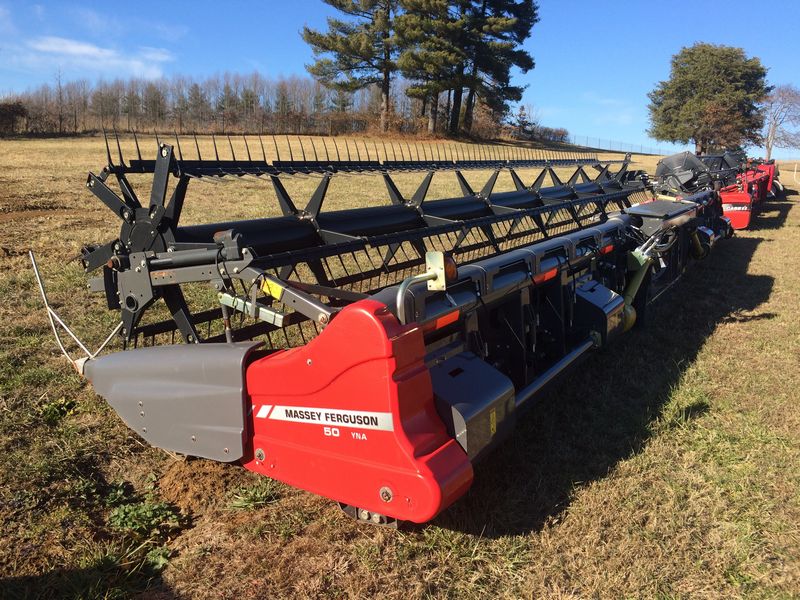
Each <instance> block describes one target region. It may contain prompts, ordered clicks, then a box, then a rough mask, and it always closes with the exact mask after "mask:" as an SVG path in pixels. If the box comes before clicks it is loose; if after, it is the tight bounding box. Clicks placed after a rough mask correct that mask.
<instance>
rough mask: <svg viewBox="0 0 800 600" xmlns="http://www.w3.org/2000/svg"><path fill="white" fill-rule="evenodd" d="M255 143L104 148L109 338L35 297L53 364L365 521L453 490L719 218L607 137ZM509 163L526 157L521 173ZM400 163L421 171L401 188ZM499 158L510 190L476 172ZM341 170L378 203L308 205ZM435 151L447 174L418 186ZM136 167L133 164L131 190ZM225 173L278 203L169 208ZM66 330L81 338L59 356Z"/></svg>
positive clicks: (226, 457)
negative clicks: (618, 152)
mask: <svg viewBox="0 0 800 600" xmlns="http://www.w3.org/2000/svg"><path fill="white" fill-rule="evenodd" d="M260 141H261V140H260V139H259V142H260ZM245 143H247V141H246V140H245ZM231 148H232V147H231ZM263 149H264V146H263V144H262V145H261V150H262V158H260V159H258V158H256V159H254V158H251V155H250V148H249V147H248V150H247V159H236V157H235V156H232V157H231V158H230V159H226V160H221V159H219V158H218V153H217V149H216V148H215V158H214V159H212V160H204V159H202V158H201V157H200V156H199V148H198V156H197V158H192V159H184V158H183V156H182V155H181V154H180V153H177V155H176V151H175V150H176V149H175V148H174V147H172V146H169V145H166V144H163V143H160V144H158V146H157V147H156V148H154V150H155V154H156V157H155V159H154V160H153V159H142V157H141V154H140V153H138V143H137V154H138V157H137V158H136V159H134V160H131V161H130V163H127V164H126V163H125V161H124V159H123V158H122V155H121V154H122V153H121V152H120V157H119V160H118V162H116V163H112V162H111V156H110V153H109V164H108V165H107V166H106V167H105V168H104V169H103V170H102V172H101V173H100V174H99V175H94V174H90V175H89V177H88V180H87V186H88V189H89V191H90V192H91V193H92V194H93V195H94V196H95V197H96V198H97V199H98V200H100V201H101V202H102V203H103V204H105V205H106V206H107V207H108V208H109V209H110V210H111V211H112V212H113V213H114V215H115V218H117V219H119V221H120V230H119V235H118V237H115V238H114V239H112V240H109V241H108V242H107V243H106V244H103V245H99V246H87V247H85V248H84V249H83V264H84V266H85V269H86V271H87V273H91V274H93V275H94V277H93V278H92V279H91V281H90V287H91V289H93V290H95V291H97V292H98V293H100V294H103V295H104V296H105V299H106V301H107V305H108V308H109V309H110V310H112V311H116V312H117V313H118V314H119V322H118V324H117V326H116V327H115V328H114V330H113V331H112V333H111V335H110V336H109V337H108V339H107V340H106V341H105V343H104V344H103V345H102V346H101V350H103V349H104V348H105V347H107V346H108V345H113V346H114V350H115V351H113V352H111V353H106V354H104V355H101V353H100V351H97V352H91V351H89V350H88V349H87V348H86V347H85V345H84V344H82V343H81V342H80V340H79V339H78V338H77V336H75V335H74V334H73V333H72V332H71V331H69V329H68V328H67V326H66V325H65V324H64V323H63V321H62V320H61V319H60V318H59V317H58V315H57V314H56V313H55V311H53V310H52V309H51V308H50V307H49V305H48V308H47V310H48V316H49V317H50V319H51V324H52V325H53V329H54V332H55V334H56V337H57V339H58V341H59V345H60V346H61V348H62V350H64V352H65V354H66V355H67V357H68V358H70V361H71V362H72V363H73V365H74V366H75V367H76V368H77V369H78V371H79V372H80V373H82V374H83V375H85V376H86V377H87V378H88V379H89V380H91V382H92V384H93V385H94V388H95V390H96V391H97V393H98V394H100V395H101V396H103V397H104V398H105V399H106V400H107V401H108V402H109V404H110V405H111V406H112V407H113V408H114V409H115V410H116V412H117V413H118V414H119V415H120V417H121V418H122V419H123V420H124V421H125V422H126V423H127V424H128V425H129V426H130V427H131V428H132V429H133V430H134V431H136V432H137V433H138V434H139V435H140V436H141V437H142V438H144V439H145V440H146V441H147V442H148V443H150V444H152V445H153V446H157V447H160V448H165V449H168V450H171V451H175V452H180V453H183V454H188V455H193V456H200V457H205V458H208V459H211V460H216V461H221V462H227V463H236V464H239V465H241V466H243V467H244V468H246V469H249V470H252V471H254V472H256V473H260V474H262V475H265V476H268V477H271V478H274V479H277V480H280V481H283V482H286V483H288V484H290V485H293V486H296V487H299V488H302V489H305V490H308V491H311V492H313V493H315V494H319V495H322V496H326V497H328V498H331V499H333V500H335V501H337V502H339V503H340V505H341V507H342V508H343V510H344V511H345V512H346V513H347V514H349V515H351V516H352V517H354V518H356V519H357V520H359V521H365V522H369V523H376V524H394V523H396V522H397V521H403V520H407V521H413V522H417V523H422V522H425V521H428V520H430V519H432V518H434V517H435V516H436V515H437V514H438V513H439V512H441V511H442V510H444V509H446V508H447V507H448V506H450V505H451V504H452V503H453V502H455V501H457V500H458V499H459V498H460V497H461V496H463V495H464V493H465V492H466V491H467V489H468V488H469V487H470V485H471V483H472V480H473V464H475V463H476V462H478V461H480V460H481V459H482V458H483V457H485V456H486V455H487V453H489V452H490V451H491V450H492V449H493V448H495V447H496V446H497V445H498V444H501V443H502V442H503V440H505V439H506V438H507V437H508V436H509V435H510V434H511V432H512V431H513V429H514V426H515V422H516V421H517V419H519V418H521V417H522V416H523V411H524V409H525V408H526V407H528V406H529V405H531V404H532V403H534V402H536V399H537V398H538V397H539V395H540V393H541V391H542V389H543V388H544V387H545V386H546V385H547V384H549V383H550V382H551V381H553V379H554V378H556V377H557V376H558V375H559V374H561V373H562V372H564V371H565V370H567V369H569V368H570V367H572V366H573V365H574V364H575V363H576V362H578V361H579V360H580V359H582V358H583V357H584V356H586V355H588V354H590V353H591V352H593V351H595V350H597V349H599V348H608V351H611V352H613V351H614V350H613V348H614V342H615V341H616V340H617V339H618V338H620V336H622V335H624V334H625V332H627V331H628V330H630V329H631V328H632V327H633V326H634V325H635V324H637V323H640V322H641V320H642V318H643V316H644V313H645V311H646V308H647V306H648V304H649V303H650V302H652V301H653V300H655V299H656V298H657V297H658V296H659V295H661V294H662V293H663V292H664V291H666V290H667V289H669V288H670V287H671V286H672V285H673V284H675V283H676V281H678V279H679V277H680V276H681V274H682V273H683V272H684V271H685V269H686V268H687V266H689V264H690V263H691V262H692V261H694V260H700V259H702V258H704V257H705V256H706V255H707V254H708V253H709V252H710V251H711V250H712V248H714V246H715V245H716V243H717V242H718V241H719V240H720V239H722V238H725V237H729V236H730V235H732V228H731V223H730V221H729V220H728V219H727V218H726V217H725V216H724V215H723V214H722V207H721V205H720V203H719V197H718V195H717V194H715V193H714V192H713V190H710V189H705V188H710V187H711V181H710V180H709V181H708V182H706V181H698V180H699V179H700V178H701V177H702V178H706V177H710V176H709V175H708V172H707V170H702V169H700V170H698V172H697V173H696V174H695V173H694V171H693V170H692V169H688V170H687V169H684V171H685V172H688V173H691V174H692V175H691V177H690V178H689V179H684V178H683V176H681V177H680V178H679V179H678V181H679V183H680V184H681V185H682V186H685V185H688V184H691V185H696V187H697V190H698V191H697V193H682V197H681V198H669V199H657V200H655V201H650V198H649V197H648V194H647V193H646V191H645V188H644V185H643V184H642V182H641V181H638V180H636V179H631V178H629V177H628V176H627V172H628V166H629V163H628V160H627V159H626V160H624V161H604V162H603V161H599V160H598V159H597V158H596V157H595V156H591V155H578V156H571V157H567V158H561V159H553V160H541V159H531V158H530V157H526V156H524V155H519V154H517V155H510V156H508V155H507V156H504V157H502V158H500V157H489V158H487V157H485V156H483V157H472V158H465V157H463V156H453V155H447V154H445V155H444V156H442V155H441V154H440V153H439V149H437V152H436V158H435V159H434V158H433V157H434V153H433V151H431V153H430V156H431V158H430V159H427V160H425V159H423V160H411V159H408V158H405V157H403V158H402V159H400V160H397V159H394V160H392V159H389V157H388V156H386V155H384V159H383V160H379V159H374V160H373V159H372V158H371V157H370V158H367V159H366V160H364V159H362V158H359V159H358V160H347V161H342V160H329V157H328V156H327V155H326V157H325V158H324V159H319V158H318V157H317V156H315V160H314V161H309V160H302V161H295V160H289V161H282V160H277V159H276V160H273V161H268V160H267V156H266V153H264V152H263ZM315 155H316V152H315ZM426 156H427V153H426ZM687 160H688V159H687ZM695 160H696V159H695ZM698 162H699V161H698ZM700 164H701V165H702V163H700ZM691 165H692V167H693V168H694V166H695V163H694V162H692V163H691ZM476 169H480V170H484V171H488V173H490V175H489V178H488V180H487V182H486V184H485V185H484V186H483V188H482V189H481V190H480V191H474V190H473V189H472V188H471V187H470V185H469V184H468V183H467V181H466V179H465V178H464V176H463V174H462V172H463V171H466V170H476ZM520 169H533V170H535V171H536V175H535V176H533V177H532V179H531V180H529V182H528V183H524V182H523V179H522V177H521V176H520V174H519V173H518V171H519V170H520ZM565 169H569V172H570V173H571V175H570V176H568V177H566V176H563V175H562V177H563V178H562V177H559V175H558V173H557V170H558V171H561V172H562V173H563V172H564V170H565ZM397 171H404V172H419V173H421V183H420V185H419V188H418V189H417V191H416V192H415V193H414V194H413V196H412V197H405V196H403V195H402V194H401V193H400V191H399V190H398V187H397V186H396V185H395V182H394V180H393V174H394V173H395V172H397ZM502 171H507V172H508V173H509V174H510V175H511V178H512V180H513V181H514V184H515V188H516V189H515V190H514V191H510V192H500V193H498V192H495V191H494V186H495V182H496V180H497V177H498V175H499V174H500V173H501V172H502ZM352 173H361V174H364V173H373V174H375V175H376V176H379V177H381V178H382V179H383V180H384V182H385V185H386V188H387V192H388V196H389V198H390V203H383V204H382V205H381V203H380V202H377V201H376V202H375V205H374V206H369V207H365V208H356V209H349V210H338V211H325V210H324V209H323V207H324V201H325V198H326V194H327V190H328V184H329V182H330V181H331V179H332V178H333V177H340V176H347V175H348V174H352ZM448 173H449V174H450V175H452V176H453V179H454V183H455V182H457V183H458V187H457V189H458V190H459V193H458V194H457V195H455V196H453V197H451V198H447V199H438V200H429V199H427V197H426V196H427V192H428V189H429V186H430V183H431V179H432V178H433V177H434V176H435V175H439V176H442V175H443V174H448ZM132 174H136V175H137V176H138V177H139V178H141V177H142V176H143V175H144V176H147V175H149V176H151V177H152V188H151V190H150V191H149V195H141V193H140V192H139V191H137V190H135V189H134V186H133V185H131V182H130V181H129V178H128V176H129V175H132ZM296 176H307V177H308V176H310V177H317V178H318V179H319V184H318V187H317V189H316V192H315V193H314V194H313V196H312V197H311V198H310V199H309V200H308V202H307V203H306V204H305V206H303V207H301V205H299V204H298V203H297V201H296V199H293V198H291V197H290V196H289V194H288V193H287V191H286V188H285V187H284V185H283V183H282V182H283V181H284V180H285V179H286V178H291V177H296ZM243 177H249V178H250V179H253V178H257V179H261V180H264V181H266V182H268V183H271V185H272V186H273V187H274V190H275V192H276V196H277V199H278V203H279V205H280V210H281V213H282V215H281V216H277V217H269V218H258V219H250V220H244V221H229V222H223V223H209V224H201V225H189V226H186V225H182V224H181V210H182V207H183V206H184V203H185V202H186V201H188V200H187V189H188V186H189V183H190V182H191V181H192V180H196V179H207V178H208V179H212V180H214V181H218V180H220V179H237V178H243ZM114 180H116V181H115V184H113V182H114ZM112 185H113V187H112ZM226 189H228V186H215V187H214V191H219V192H224V191H225V190H226ZM222 200H223V199H222V198H220V201H222ZM31 258H33V256H32V257H31ZM34 268H35V261H34ZM36 274H37V278H38V270H37V271H36ZM198 284H199V287H198ZM42 294H43V297H44V299H45V303H46V304H47V298H46V295H45V292H44V287H43V286H42ZM165 317H166V318H165ZM64 331H66V332H67V333H68V334H69V335H70V336H72V338H73V340H74V344H73V345H72V348H74V347H76V345H77V347H79V348H80V349H81V352H82V354H83V356H81V357H80V358H77V359H73V358H71V357H70V353H69V351H68V350H67V348H68V346H67V345H66V344H65V343H64V342H63V341H62V339H61V337H60V334H63V332H64ZM181 342H182V343H181ZM586 401H587V402H591V401H592V399H591V398H587V399H586ZM539 458H541V459H542V460H547V457H539Z"/></svg>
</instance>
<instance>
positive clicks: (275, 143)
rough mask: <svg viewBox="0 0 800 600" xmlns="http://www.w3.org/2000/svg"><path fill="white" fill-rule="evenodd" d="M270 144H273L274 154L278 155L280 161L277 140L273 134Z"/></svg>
mask: <svg viewBox="0 0 800 600" xmlns="http://www.w3.org/2000/svg"><path fill="white" fill-rule="evenodd" d="M272 145H273V146H275V155H276V156H277V157H278V158H277V160H278V162H280V160H281V153H280V151H279V150H278V141H277V140H276V139H275V134H273V135H272Z"/></svg>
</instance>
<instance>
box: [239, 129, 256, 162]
mask: <svg viewBox="0 0 800 600" xmlns="http://www.w3.org/2000/svg"><path fill="white" fill-rule="evenodd" d="M242 140H243V141H244V148H245V150H246V151H247V161H248V162H253V159H252V158H251V157H250V146H248V145H247V136H246V135H245V134H242Z"/></svg>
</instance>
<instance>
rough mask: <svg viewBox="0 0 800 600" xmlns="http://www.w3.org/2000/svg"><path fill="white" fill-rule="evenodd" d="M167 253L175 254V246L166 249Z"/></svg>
mask: <svg viewBox="0 0 800 600" xmlns="http://www.w3.org/2000/svg"><path fill="white" fill-rule="evenodd" d="M167 252H175V246H170V247H169V248H167Z"/></svg>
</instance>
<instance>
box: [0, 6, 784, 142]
mask: <svg viewBox="0 0 800 600" xmlns="http://www.w3.org/2000/svg"><path fill="white" fill-rule="evenodd" d="M764 7H766V8H764ZM797 8H800V5H798V3H797V2H790V1H783V2H781V1H777V0H771V1H770V2H769V3H767V4H766V5H764V4H761V5H758V4H754V3H753V2H744V1H741V0H727V1H726V2H713V1H710V0H706V1H703V0H697V1H695V2H692V3H664V2H654V1H650V0H639V1H635V2H634V1H626V2H622V1H620V2H598V1H597V0H594V1H592V2H589V1H583V0H574V1H570V0H540V14H541V22H540V23H538V24H537V25H536V26H535V27H534V30H533V35H532V37H531V38H530V39H529V40H528V42H527V43H526V47H527V49H528V50H529V51H530V52H531V54H532V55H533V56H534V59H535V60H536V68H535V69H534V70H533V71H531V72H529V73H527V74H525V75H522V74H520V75H518V77H517V81H519V82H520V83H522V84H527V85H528V89H527V90H526V92H525V96H524V98H523V104H526V105H531V106H533V107H534V108H535V110H536V113H537V115H538V116H539V117H540V119H541V121H542V122H543V123H544V124H546V125H551V126H563V127H566V128H567V129H569V130H570V132H571V133H573V134H576V135H580V136H590V137H594V138H598V137H599V138H602V139H612V140H619V141H624V142H628V143H631V144H644V145H650V146H653V145H660V146H665V145H664V144H658V143H657V142H655V141H653V140H651V139H650V138H648V137H647V134H646V132H645V130H646V129H647V126H648V122H647V108H646V107H647V96H646V94H647V92H648V91H650V90H651V89H652V88H653V86H654V85H655V83H656V82H658V81H659V80H661V79H664V78H666V77H667V76H668V74H669V60H670V57H671V56H672V55H673V54H674V53H676V52H677V51H678V50H680V48H681V47H682V46H687V45H691V44H693V43H694V42H697V41H704V42H710V43H715V44H728V45H736V46H741V47H743V48H744V49H745V51H746V52H747V53H748V55H750V56H758V57H759V58H761V60H762V62H763V63H764V65H765V66H766V67H767V68H768V69H769V75H768V77H769V81H770V82H771V83H778V84H780V83H793V84H798V82H797V64H798V63H797V57H798V56H800V36H797V35H796V31H795V28H796V25H795V19H794V18H793V17H794V15H795V13H797ZM330 14H332V11H331V9H330V8H329V7H327V5H325V4H324V3H323V2H321V0H293V1H292V2H284V1H278V0H261V1H259V2H244V1H242V0H229V1H228V2H214V1H211V0H198V1H195V2H179V1H172V2H169V1H168V2H164V0H160V1H159V2H152V1H149V0H139V1H138V2H135V3H134V2H120V3H116V5H115V3H112V2H104V3H100V2H90V1H84V2H81V1H80V0H77V1H76V2H63V1H55V0H53V1H40V2H36V3H34V2H24V1H23V2H13V3H12V2H8V1H6V2H3V0H0V94H4V93H8V92H13V91H21V90H24V89H26V88H28V87H30V86H35V85H37V84H40V83H42V82H47V81H51V82H52V81H53V78H54V75H55V73H56V71H57V70H58V69H59V68H60V69H61V72H62V76H63V77H64V78H65V79H74V78H79V77H85V78H89V79H92V80H94V79H97V78H100V77H104V78H106V79H111V78H114V77H129V76H133V75H135V76H138V77H159V76H161V75H169V74H172V73H181V74H185V75H191V76H197V77H203V76H206V75H209V74H213V73H215V72H222V71H239V72H243V73H246V72H250V71H252V70H254V69H258V70H259V71H261V72H263V73H264V74H266V75H272V76H277V75H291V74H294V73H303V72H304V64H306V63H308V62H309V61H310V59H311V52H310V50H309V49H308V47H307V46H306V45H305V43H304V42H303V41H302V40H301V39H300V36H299V31H300V29H301V28H302V26H303V25H304V24H308V25H310V26H312V27H322V26H324V23H325V18H326V16H328V15H330ZM782 154H783V155H784V156H786V155H788V154H792V155H794V154H796V151H782ZM780 155H781V154H779V156H780Z"/></svg>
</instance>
